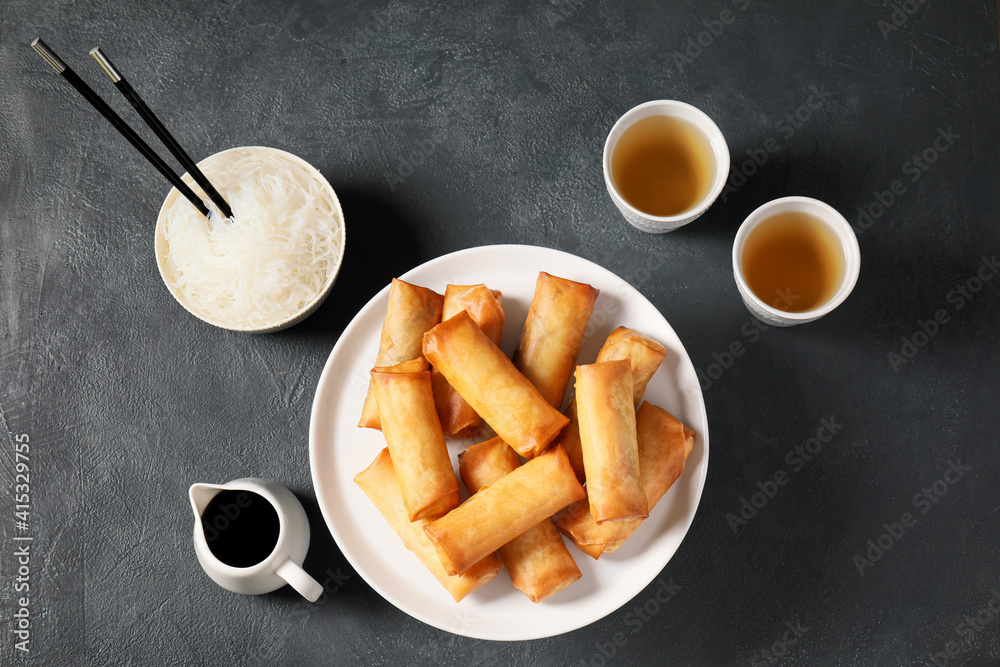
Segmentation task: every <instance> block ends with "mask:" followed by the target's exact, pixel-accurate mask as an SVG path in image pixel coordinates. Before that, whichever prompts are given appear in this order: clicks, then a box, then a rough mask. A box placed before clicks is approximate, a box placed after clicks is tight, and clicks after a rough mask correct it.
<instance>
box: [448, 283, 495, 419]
mask: <svg viewBox="0 0 1000 667" xmlns="http://www.w3.org/2000/svg"><path fill="white" fill-rule="evenodd" d="M502 299H503V297H502V296H501V294H500V292H495V291H493V290H490V289H488V288H487V287H486V285H448V287H447V288H445V291H444V308H443V310H442V311H441V319H442V321H443V320H449V319H451V318H452V317H454V316H455V315H457V314H458V313H460V312H462V311H463V310H464V311H467V312H468V313H469V315H471V316H472V319H473V320H474V321H475V323H476V324H478V325H479V328H480V329H482V331H483V333H484V334H486V336H487V337H488V338H489V339H490V340H492V341H493V342H494V343H496V344H497V345H499V344H500V336H501V334H502V333H503V321H504V314H503V308H502V303H503V301H502ZM432 373H433V374H432V376H431V380H432V381H433V383H434V403H435V405H437V411H438V417H440V418H441V428H442V429H443V430H444V432H445V433H447V434H448V435H453V436H456V437H463V436H465V435H466V434H469V433H471V432H472V431H474V430H476V429H477V428H479V427H480V426H482V425H483V420H482V418H481V417H480V416H479V415H478V414H476V411H475V410H473V409H472V406H471V405H469V403H468V402H467V401H466V400H465V399H464V398H462V397H461V396H460V395H459V393H458V392H457V391H455V389H454V388H453V387H452V386H451V385H450V384H448V380H446V379H445V377H444V376H443V375H441V372H440V371H438V370H437V369H436V368H435V369H434V370H433V371H432Z"/></svg>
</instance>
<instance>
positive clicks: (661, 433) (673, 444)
mask: <svg viewBox="0 0 1000 667" xmlns="http://www.w3.org/2000/svg"><path fill="white" fill-rule="evenodd" d="M635 420H636V432H637V434H638V440H639V473H640V476H641V478H642V489H643V491H644V492H645V494H646V500H647V502H648V503H649V511H650V512H652V511H653V507H654V506H655V505H656V503H658V502H660V498H662V497H663V495H664V494H665V493H666V492H667V491H668V490H669V489H670V487H671V486H673V484H674V482H676V481H677V479H678V478H680V476H681V473H683V472H684V463H685V462H686V461H687V458H688V456H690V455H691V450H692V449H693V448H694V440H695V433H694V431H692V430H691V429H689V428H688V427H687V426H685V425H684V424H682V423H681V422H680V420H679V419H677V418H676V417H674V416H673V415H672V414H670V413H669V412H667V411H666V410H664V409H663V408H659V407H657V406H655V405H653V404H652V403H649V402H648V401H647V402H646V403H643V404H642V407H640V408H639V411H638V412H637V413H636V416H635ZM641 523H642V519H633V520H630V521H605V522H604V523H602V524H601V525H597V522H595V521H594V517H593V516H592V515H591V514H590V503H589V502H588V501H587V500H581V501H579V502H575V503H573V504H572V505H570V506H569V507H567V508H566V509H565V510H563V511H562V512H560V513H559V516H558V517H556V526H557V527H558V528H559V530H560V531H562V533H563V534H564V535H566V536H567V537H569V538H570V539H571V540H573V541H574V542H575V543H576V545H577V546H578V547H580V549H581V550H582V551H583V552H585V553H587V554H588V555H590V556H592V557H593V558H599V557H600V555H601V554H603V553H610V552H612V551H614V550H615V549H617V548H618V547H620V546H621V545H622V544H623V543H624V542H625V540H626V539H628V537H629V536H631V535H632V533H634V532H635V530H636V528H638V527H639V524H641Z"/></svg>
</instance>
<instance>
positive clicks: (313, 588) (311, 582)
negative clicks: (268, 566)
mask: <svg viewBox="0 0 1000 667" xmlns="http://www.w3.org/2000/svg"><path fill="white" fill-rule="evenodd" d="M275 574H277V575H278V576H279V577H281V578H282V579H284V580H285V581H286V582H288V585H289V586H291V587H292V588H294V589H295V590H296V591H298V593H299V594H300V595H301V596H302V597H304V598H305V599H307V600H309V601H310V602H315V601H316V600H318V599H319V596H320V595H322V594H323V587H322V586H321V585H320V583H319V582H318V581H316V580H315V579H313V578H312V577H311V576H309V574H308V573H306V571H305V570H303V569H302V567H301V566H299V565H296V564H295V563H294V562H293V561H292V560H291V559H288V560H286V561H285V562H284V563H282V564H281V565H280V566H279V567H278V569H277V570H275Z"/></svg>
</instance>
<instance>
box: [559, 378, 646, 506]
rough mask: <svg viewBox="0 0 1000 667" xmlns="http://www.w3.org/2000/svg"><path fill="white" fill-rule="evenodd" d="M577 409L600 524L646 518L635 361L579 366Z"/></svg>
mask: <svg viewBox="0 0 1000 667" xmlns="http://www.w3.org/2000/svg"><path fill="white" fill-rule="evenodd" d="M576 408H577V417H578V419H579V422H580V445H581V449H582V450H583V467H584V469H585V471H586V474H587V494H588V496H589V498H590V512H591V514H593V515H594V520H595V521H596V522H597V523H598V524H602V523H604V522H605V521H620V520H623V519H644V518H646V516H648V514H649V507H648V506H647V504H646V494H645V493H643V490H642V484H641V482H640V478H639V446H638V442H637V440H636V430H635V404H634V403H632V365H631V363H630V362H629V360H628V359H619V360H617V361H602V362H600V363H596V364H589V365H584V366H577V368H576ZM574 474H575V473H574Z"/></svg>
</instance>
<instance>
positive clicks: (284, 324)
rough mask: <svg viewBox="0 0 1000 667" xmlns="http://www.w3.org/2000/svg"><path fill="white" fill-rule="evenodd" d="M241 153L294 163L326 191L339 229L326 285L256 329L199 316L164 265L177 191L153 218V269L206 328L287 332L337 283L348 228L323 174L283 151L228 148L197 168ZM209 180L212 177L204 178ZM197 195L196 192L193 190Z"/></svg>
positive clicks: (172, 191)
mask: <svg viewBox="0 0 1000 667" xmlns="http://www.w3.org/2000/svg"><path fill="white" fill-rule="evenodd" d="M237 152H242V154H243V155H246V154H247V153H248V152H249V153H251V154H252V153H258V152H259V153H260V155H261V156H266V155H270V156H276V155H277V156H281V157H283V158H285V159H286V160H289V161H290V162H294V163H296V164H298V165H300V166H302V167H303V168H304V169H305V170H306V171H307V172H309V173H310V174H312V176H313V177H314V178H315V179H316V181H318V182H319V183H320V186H321V187H322V188H323V189H324V190H326V191H327V192H328V193H329V195H330V197H331V198H332V199H333V204H334V211H335V217H336V218H337V222H338V224H339V225H340V227H341V230H340V231H341V242H340V250H339V253H338V256H337V258H336V261H335V262H334V265H333V268H332V269H331V270H330V275H328V276H327V278H326V281H325V282H324V283H323V287H322V288H321V289H320V290H319V292H317V293H316V294H315V295H314V296H313V298H312V299H310V300H309V301H307V302H306V303H304V304H303V305H302V306H301V307H299V308H298V309H297V310H296V311H295V312H293V313H291V314H288V315H285V316H284V317H282V318H281V319H276V320H275V321H272V322H267V323H266V324H263V325H257V326H244V325H241V324H238V323H233V322H227V321H225V320H217V319H213V318H210V317H206V316H205V315H204V314H201V313H198V312H196V311H195V310H193V309H192V308H191V306H190V305H189V304H188V303H187V301H186V299H185V298H184V295H183V294H182V293H181V292H180V291H179V290H178V289H177V287H176V280H175V277H174V275H173V272H172V270H171V269H170V266H169V263H168V262H167V261H166V258H167V241H166V238H165V237H164V235H163V224H164V218H165V216H166V212H167V209H169V208H170V207H171V206H172V205H173V204H174V202H175V201H176V199H177V198H178V197H180V196H181V194H180V192H178V191H177V188H171V189H170V192H169V193H168V194H167V198H166V199H165V200H164V201H163V205H162V206H161V207H160V212H159V215H157V218H156V238H155V243H154V245H155V251H156V265H157V267H158V268H159V269H160V277H161V278H163V283H164V284H165V285H166V286H167V289H168V290H169V291H170V294H171V295H172V296H173V297H174V299H176V300H177V302H178V303H179V304H181V306H183V307H184V309H185V310H187V311H188V312H189V313H191V314H192V315H194V316H195V317H197V318H198V319H200V320H202V321H203V322H207V323H208V324H212V325H214V326H217V327H221V328H223V329H229V330H232V331H243V332H247V333H271V332H274V331H280V330H281V329H286V328H288V327H290V326H292V325H293V324H298V323H299V322H301V321H302V320H304V319H305V318H307V317H309V315H311V314H312V313H313V312H314V311H315V310H316V309H317V308H319V306H320V304H322V303H323V301H324V299H326V296H327V294H329V293H330V289H331V288H332V287H333V282H334V281H335V280H336V279H337V274H338V273H339V272H340V267H341V265H342V264H343V262H344V248H345V246H346V245H347V227H346V225H345V224H344V211H343V209H342V208H341V206H340V200H339V199H337V194H336V193H335V192H334V191H333V187H332V186H331V185H330V183H329V182H328V181H327V180H326V178H324V177H323V174H321V173H320V172H319V170H318V169H316V168H315V167H313V166H312V165H311V164H309V163H308V162H306V161H305V160H303V159H302V158H300V157H298V156H297V155H293V154H291V153H288V152H286V151H283V150H280V149H277V148H268V147H266V146H242V147H239V148H229V149H226V150H224V151H220V152H218V153H216V154H214V155H210V156H209V157H207V158H205V159H204V160H202V161H201V162H199V163H198V167H199V168H201V169H202V170H203V171H209V172H210V165H211V164H212V163H214V162H217V161H219V160H226V159H228V158H230V157H231V156H232V154H234V153H237ZM206 175H208V176H209V178H211V174H210V173H208V174H206ZM183 178H184V182H186V183H188V184H192V183H193V182H194V181H193V179H192V178H191V176H190V175H189V174H184V177H183ZM196 191H197V189H196Z"/></svg>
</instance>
